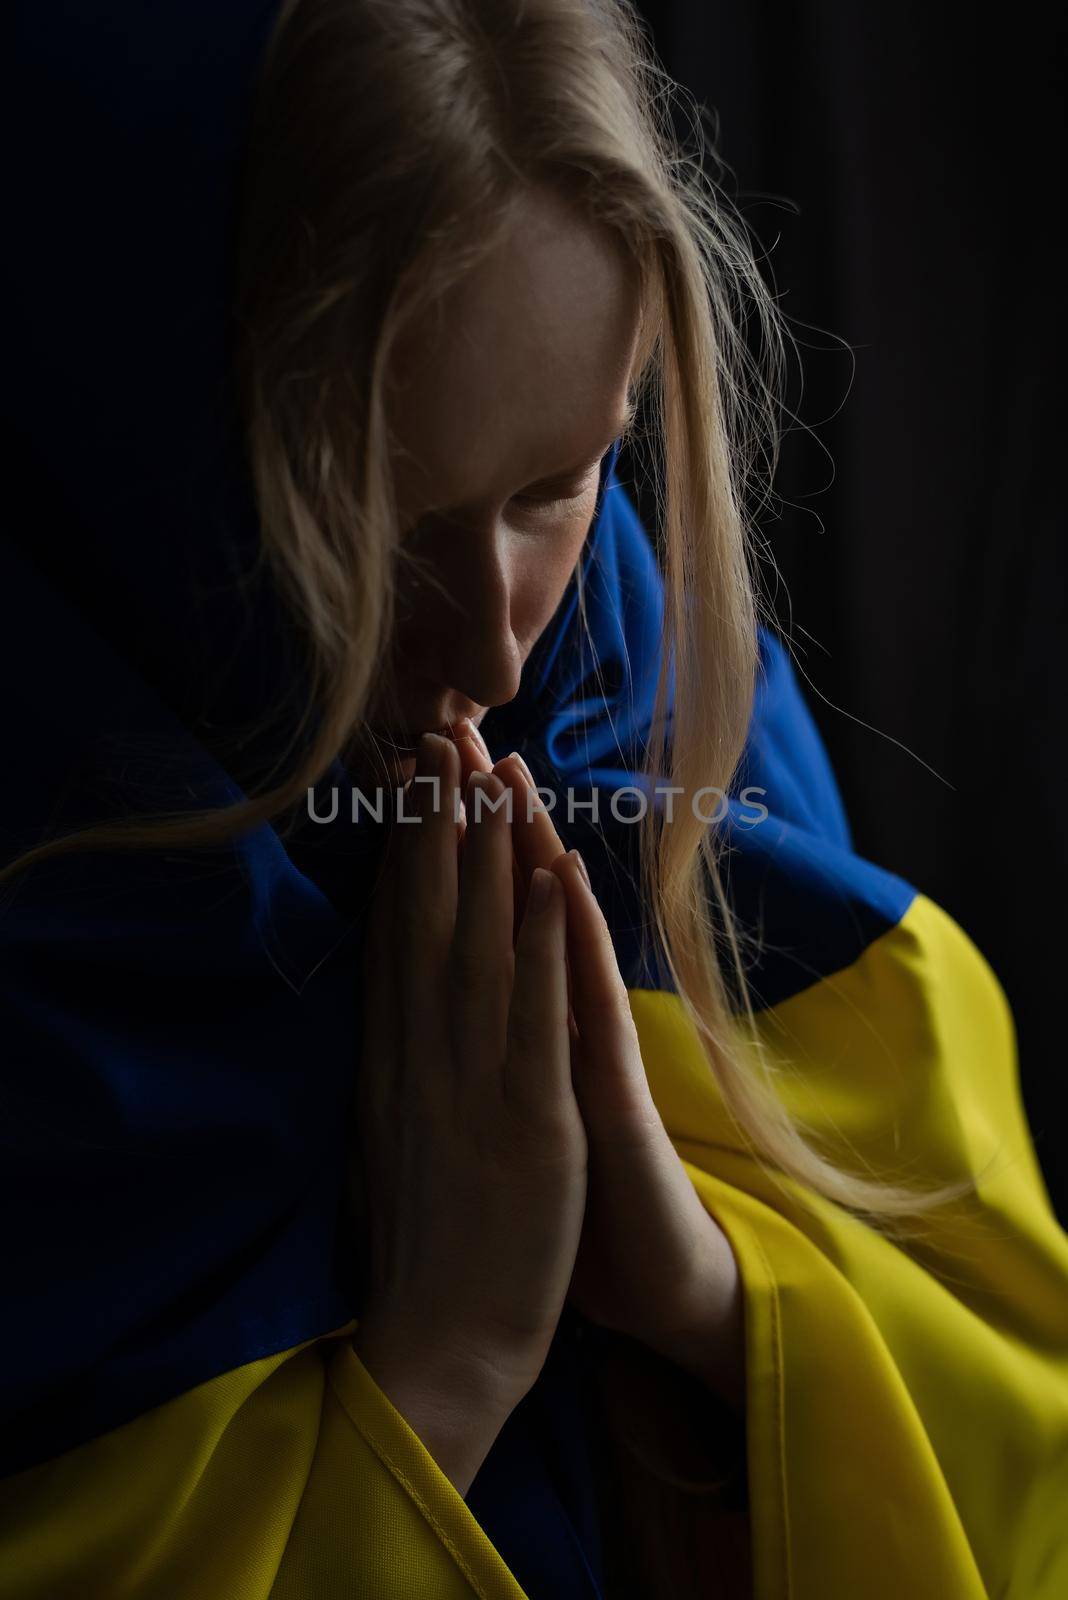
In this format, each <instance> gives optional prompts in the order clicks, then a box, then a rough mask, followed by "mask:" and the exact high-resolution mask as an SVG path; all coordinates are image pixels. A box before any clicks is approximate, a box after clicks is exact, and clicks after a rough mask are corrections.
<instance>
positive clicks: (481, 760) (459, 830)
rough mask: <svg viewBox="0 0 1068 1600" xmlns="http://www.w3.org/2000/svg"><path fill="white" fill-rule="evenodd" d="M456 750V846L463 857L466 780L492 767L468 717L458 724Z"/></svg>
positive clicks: (481, 739) (482, 740) (482, 742)
mask: <svg viewBox="0 0 1068 1600" xmlns="http://www.w3.org/2000/svg"><path fill="white" fill-rule="evenodd" d="M455 742H456V748H457V750H458V751H459V752H460V801H459V805H458V807H457V810H458V812H459V819H458V821H457V824H456V844H457V848H458V849H459V851H460V854H461V858H462V856H463V841H464V833H465V831H466V827H467V818H466V812H465V808H464V803H463V796H464V795H465V794H466V793H467V780H468V778H469V777H470V776H471V774H472V772H489V771H490V770H491V769H492V767H493V762H492V760H491V759H490V753H489V750H488V749H487V747H486V742H485V740H484V739H483V737H482V735H481V734H480V733H479V731H478V729H477V728H476V727H475V725H474V723H473V722H472V721H471V718H470V717H464V719H463V721H462V722H460V724H459V725H458V728H457V732H456V735H455Z"/></svg>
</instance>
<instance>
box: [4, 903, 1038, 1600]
mask: <svg viewBox="0 0 1068 1600" xmlns="http://www.w3.org/2000/svg"><path fill="white" fill-rule="evenodd" d="M630 998H631V1006H632V1010H633V1013H634V1017H635V1021H636V1025H637V1028H638V1034H639V1038H640V1041H641V1046H642V1055H643V1059H644V1061H645V1065H646V1069H647V1071H648V1074H649V1078H650V1082H651V1084H652V1089H653V1094H654V1096H655V1098H656V1101H657V1104H658V1106H659V1108H660V1111H661V1114H662V1115H663V1117H664V1119H665V1122H666V1125H667V1127H668V1131H669V1132H670V1134H671V1136H672V1139H673V1141H674V1143H675V1147H676V1149H677V1150H678V1152H679V1155H680V1157H681V1159H682V1160H683V1161H684V1163H685V1165H686V1169H687V1171H688V1173H689V1175H690V1177H691V1179H692V1181H693V1183H694V1185H695V1187H696V1189H697V1192H698V1194H699V1195H700V1197H701V1199H702V1201H703V1203H704V1205H705V1206H706V1207H707V1209H708V1211H709V1212H710V1213H711V1214H712V1216H714V1217H715V1218H716V1220H717V1221H718V1222H719V1223H720V1225H721V1226H722V1228H723V1229H724V1231H725V1233H726V1235H727V1237H728V1239H729V1240H730V1242H731V1245H732V1247H733V1250H734V1253H735V1255H736V1257H737V1260H738V1264H739V1270H740V1274H741V1279H742V1283H743V1287H744V1296H745V1318H746V1351H747V1375H746V1383H747V1394H746V1430H747V1454H748V1473H749V1504H750V1525H751V1538H752V1555H753V1574H754V1578H753V1583H754V1590H753V1595H754V1600H860V1597H863V1600H904V1597H907V1600H935V1597H937V1600H1064V1597H1065V1596H1066V1595H1068V1538H1066V1535H1065V1521H1066V1518H1065V1508H1066V1507H1068V1236H1066V1234H1065V1233H1064V1231H1063V1230H1062V1229H1061V1228H1060V1226H1059V1225H1058V1223H1057V1221H1056V1219H1055V1217H1054V1215H1053V1212H1052V1209H1051V1207H1050V1204H1049V1199H1048V1195H1047V1193H1046V1191H1045V1188H1044V1186H1043V1182H1042V1178H1041V1175H1040V1171H1039V1168H1038V1164H1037V1161H1036V1159H1035V1154H1034V1149H1033V1145H1032V1142H1031V1136H1030V1132H1029V1129H1028V1127H1027V1123H1026V1119H1025V1116H1024V1111H1023V1106H1022V1101H1021V1098H1020V1093H1019V1083H1018V1077H1017V1064H1016V1054H1015V1040H1014V1033H1013V1026H1012V1019H1011V1016H1010V1014H1009V1010H1008V1006H1007V1004H1006V1001H1005V997H1004V994H1003V993H1002V990H1001V988H1000V986H999V985H998V982H997V980H996V978H995V977H994V974H993V973H992V972H991V970H990V968H989V967H988V965H987V964H986V962H985V961H984V960H983V958H982V956H981V955H980V954H979V952H978V951H977V950H976V949H975V947H974V945H973V944H972V943H971V941H970V940H968V939H967V937H966V935H965V934H964V933H963V931H962V930H961V929H960V928H959V927H957V925H956V924H955V923H954V922H953V921H952V919H950V918H949V917H948V916H947V915H946V914H945V913H944V912H942V911H941V910H940V909H939V908H938V907H937V906H935V905H933V904H932V903H931V902H930V901H928V900H926V899H925V898H924V897H923V896H919V897H918V898H917V899H916V900H915V901H914V902H913V904H912V906H911V907H910V909H909V911H908V913H907V915H906V916H905V917H904V919H903V920H902V922H901V923H900V924H899V925H898V926H896V927H894V928H892V929H890V930H889V931H888V932H887V933H885V934H884V935H883V936H882V937H880V938H879V939H877V940H876V941H875V942H874V943H873V944H872V945H871V946H870V947H869V948H868V949H867V950H866V952H865V953H864V955H863V956H862V957H861V959H860V960H859V961H857V962H856V963H855V964H854V965H853V966H851V967H849V968H848V969H846V970H845V971H843V972H840V973H838V974H836V975H835V976H834V977H832V978H829V979H825V980H823V981H821V982H820V983H817V984H815V985H813V986H812V987H811V988H810V989H808V990H806V991H805V992H804V993H802V994H800V995H797V996H796V997H794V998H793V999H791V1000H788V1001H786V1002H784V1003H782V1004H780V1005H779V1006H777V1007H775V1008H773V1009H772V1010H770V1011H768V1012H766V1013H763V1014H762V1015H761V1017H760V1044H761V1048H762V1049H763V1050H764V1052H765V1054H766V1058H767V1060H768V1062H769V1064H770V1065H771V1066H772V1067H774V1068H775V1070H776V1074H777V1079H778V1082H779V1084H780V1089H781V1092H782V1094H783V1096H784V1098H785V1100H786V1102H787V1104H788V1105H789V1106H790V1109H791V1110H792V1111H793V1112H794V1114H795V1115H797V1116H798V1117H799V1118H800V1119H801V1120H802V1121H803V1122H804V1123H805V1124H806V1125H807V1126H808V1127H809V1128H810V1129H811V1130H812V1131H813V1132H814V1133H816V1134H818V1135H819V1136H820V1139H821V1141H822V1142H823V1143H824V1145H825V1146H826V1147H827V1149H828V1151H829V1153H831V1154H835V1153H836V1154H837V1155H838V1157H839V1158H840V1159H841V1160H843V1161H844V1162H848V1163H850V1164H852V1165H855V1166H859V1167H861V1168H863V1167H864V1166H865V1165H867V1166H869V1167H871V1168H872V1169H874V1170H875V1171H876V1172H878V1173H880V1174H883V1175H886V1176H897V1177H908V1176H910V1175H911V1176H912V1177H914V1178H917V1179H922V1180H923V1181H924V1182H927V1183H937V1182H942V1181H944V1180H947V1179H952V1178H956V1177H959V1176H961V1175H963V1174H965V1173H967V1174H971V1175H973V1176H975V1177H976V1178H977V1179H978V1192H977V1195H976V1196H975V1197H973V1198H967V1199H964V1200H961V1201H958V1202H955V1203H954V1204H953V1205H952V1206H949V1207H946V1208H944V1209H940V1210H937V1211H935V1212H933V1213H931V1214H930V1215H929V1216H928V1217H927V1218H926V1219H925V1221H924V1223H923V1225H922V1227H921V1228H920V1229H919V1231H918V1232H917V1234H916V1236H915V1237H912V1238H910V1239H909V1240H907V1241H905V1242H894V1241H892V1240H890V1239H887V1238H886V1237H884V1236H883V1235H881V1234H880V1233H878V1232H877V1231H876V1230H874V1229H872V1228H869V1227H867V1226H866V1225H864V1224H863V1223H861V1222H859V1221H858V1220H856V1219H855V1218H852V1217H850V1216H848V1215H846V1214H845V1213H843V1212H842V1211H840V1210H839V1209H838V1208H837V1207H835V1206H834V1205H833V1204H831V1203H830V1202H828V1201H824V1200H822V1199H820V1198H819V1197H818V1196H816V1195H814V1194H813V1193H812V1192H811V1191H808V1190H807V1189H805V1188H803V1187H802V1186H800V1185H798V1184H796V1183H793V1182H791V1181H786V1182H784V1183H783V1184H781V1185H780V1184H777V1183H776V1182H775V1181H774V1180H773V1179H772V1178H771V1177H770V1176H769V1175H768V1174H767V1173H766V1172H764V1171H763V1169H762V1168H761V1167H760V1166H759V1165H758V1164H757V1163H756V1162H754V1161H753V1160H752V1158H751V1157H750V1156H749V1154H748V1153H747V1152H746V1150H745V1148H744V1145H743V1144H742V1142H741V1141H740V1139H739V1138H738V1136H737V1133H736V1130H734V1129H733V1127H732V1125H731V1121H730V1118H729V1117H728V1115H727V1113H726V1111H725V1108H724V1105H723V1102H722V1099H721V1096H720V1094H719V1091H718V1088H717V1086H716V1084H715V1082H714V1080H713V1079H712V1078H711V1075H710V1074H709V1072H708V1069H707V1066H706V1064H705V1061H704V1056H703V1054H702V1052H701V1049H700V1046H699V1043H698V1039H697V1035H696V1032H695V1030H694V1029H693V1026H692V1024H691V1023H690V1021H689V1020H688V1019H687V1017H686V1015H685V1012H684V1010H683V1008H682V1006H681V1003H680V1002H679V1000H678V998H677V997H676V996H674V995H672V994H669V993H661V992H653V991H646V990H634V991H632V992H631V996H630ZM352 1326H354V1325H349V1326H348V1327H346V1328H343V1329H339V1330H336V1331H335V1332H334V1333H333V1334H331V1335H329V1336H327V1337H325V1338H322V1339H318V1340H313V1341H310V1342H308V1343H306V1344H303V1345H300V1346H298V1347H296V1348H295V1349H293V1350H289V1351H283V1352H281V1353H279V1354H277V1355H274V1356H271V1357H269V1358H266V1359H265V1360H262V1361H256V1362H253V1363H251V1364H250V1365H248V1366H244V1367H241V1368H238V1369H236V1370H235V1371H232V1372H227V1373H224V1374H222V1375H221V1376H219V1377H218V1378H215V1379H213V1380H211V1381H210V1382H208V1383H205V1384H202V1385H200V1386H199V1387H197V1388H196V1389H193V1390H191V1391H189V1392H188V1393H187V1394H184V1395H180V1396H178V1397H177V1398H176V1399H174V1400H172V1401H169V1402H168V1403H167V1404H165V1405H162V1406H159V1407H157V1408H155V1409H154V1410H152V1411H150V1412H147V1413H145V1414H144V1415H143V1416H140V1417H138V1418H136V1419H135V1420H134V1421H132V1422H129V1423H127V1424H125V1425H124V1426H123V1427H120V1428H117V1429H115V1430H113V1431H112V1432H110V1433H108V1434H106V1435H103V1436H102V1437H100V1438H97V1439H94V1440H92V1441H90V1442H89V1443H87V1444H84V1445H82V1446H80V1447H78V1448H77V1449H75V1450H71V1451H69V1452H67V1453H66V1454H64V1455H62V1456H59V1457H57V1458H55V1459H53V1460H51V1461H48V1462H45V1463H43V1464H41V1465H39V1466H36V1467H33V1468H30V1469H29V1470H28V1471H26V1472H22V1473H19V1474H17V1475H15V1476H13V1477H10V1478H7V1479H5V1480H3V1481H2V1482H0V1600H186V1597H188V1600H364V1597H367V1600H371V1597H374V1600H411V1597H412V1596H419V1597H420V1600H469V1597H470V1596H472V1595H477V1596H479V1597H481V1600H524V1596H523V1591H522V1589H521V1588H520V1587H519V1585H518V1583H517V1582H516V1580H515V1578H514V1577H513V1576H512V1574H511V1573H510V1572H509V1571H508V1569H507V1567H506V1566H505V1564H504V1562H503V1561H502V1559H501V1557H500V1556H499V1555H498V1553H497V1551H496V1550H495V1549H494V1547H493V1545H492V1544H491V1542H490V1540H489V1539H488V1537H487V1536H486V1534H485V1533H484V1531H483V1530H482V1529H481V1528H480V1527H479V1525H478V1523H477V1522H476V1521H475V1518H474V1517H473V1515H472V1514H471V1512H470V1511H469V1510H468V1508H467V1505H466V1503H465V1502H464V1500H463V1499H462V1497H461V1496H460V1495H459V1494H458V1493H457V1492H456V1490H455V1488H454V1487H453V1485H452V1484H451V1483H450V1481H449V1480H448V1479H447V1478H446V1477H445V1475H444V1474H443V1473H442V1472H441V1471H440V1469H439V1468H438V1466H437V1464H436V1463H435V1462H434V1460H433V1459H432V1457H431V1456H430V1455H429V1453H428V1452H427V1451H426V1449H425V1448H424V1446H423V1445H422V1443H421V1442H420V1440H419V1439H418V1438H417V1437H416V1435H415V1434H414V1433H413V1432H412V1431H411V1429H410V1428H409V1427H408V1425H407V1424H406V1423H405V1421H404V1420H403V1418H402V1417H401V1416H400V1415H399V1414H398V1413H397V1412H396V1410H395V1409H394V1408H393V1406H392V1405H391V1404H390V1402H389V1400H388V1399H387V1397H386V1396H385V1395H384V1394H383V1393H382V1392H381V1390H379V1389H378V1387H377V1385H376V1384H375V1383H374V1380H373V1379H372V1378H371V1377H370V1374H369V1373H368V1372H367V1371H366V1369H365V1368H364V1367H363V1366H362V1364H361V1363H360V1361H359V1358H358V1357H357V1356H356V1354H355V1351H354V1350H353V1349H352V1346H351V1343H350V1340H349V1338H348V1337H347V1335H348V1334H349V1333H350V1332H351V1331H352ZM72 1336H75V1335H74V1334H73V1332H72ZM714 1583H715V1574H714V1573H710V1574H709V1593H710V1594H711V1593H713V1592H714Z"/></svg>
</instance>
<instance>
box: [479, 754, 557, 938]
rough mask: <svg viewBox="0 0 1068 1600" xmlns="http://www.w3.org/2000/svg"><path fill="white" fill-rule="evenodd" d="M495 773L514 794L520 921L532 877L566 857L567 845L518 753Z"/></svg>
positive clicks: (500, 764) (510, 755)
mask: <svg viewBox="0 0 1068 1600" xmlns="http://www.w3.org/2000/svg"><path fill="white" fill-rule="evenodd" d="M493 770H494V772H495V773H496V774H497V776H498V777H499V778H500V779H501V780H502V782H504V783H506V784H507V785H508V787H509V788H510V789H511V790H512V796H513V810H512V815H513V826H512V842H513V847H514V849H515V856H516V863H517V866H518V879H519V884H520V904H519V914H520V918H521V917H522V913H523V909H524V907H525V905H526V896H527V889H528V886H529V884H530V879H531V874H532V873H533V872H534V869H535V868H536V867H545V868H546V869H548V868H549V867H551V866H552V863H553V862H554V861H555V860H556V858H557V857H558V856H559V855H561V854H562V853H563V849H564V845H563V841H562V840H561V838H560V835H559V834H558V833H557V831H556V828H555V826H554V824H553V822H552V819H551V817H550V814H549V812H548V810H547V808H546V804H545V800H544V798H543V797H540V796H539V795H538V792H537V786H536V784H535V782H534V779H533V776H532V775H531V773H530V769H529V768H528V767H527V765H526V763H525V762H524V760H523V758H522V756H521V755H520V754H519V752H518V751H516V750H513V751H512V752H511V753H510V754H509V755H507V756H505V757H503V758H502V760H500V761H498V762H497V763H496V764H495V765H494V768H493Z"/></svg>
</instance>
